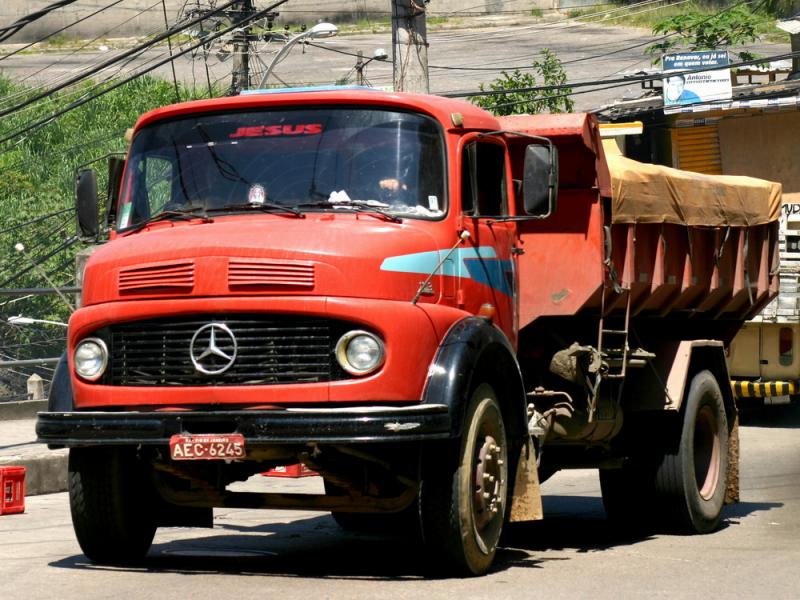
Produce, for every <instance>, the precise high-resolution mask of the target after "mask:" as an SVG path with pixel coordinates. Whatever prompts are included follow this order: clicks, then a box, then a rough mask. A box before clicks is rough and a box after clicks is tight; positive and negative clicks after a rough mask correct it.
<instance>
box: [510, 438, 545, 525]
mask: <svg viewBox="0 0 800 600" xmlns="http://www.w3.org/2000/svg"><path fill="white" fill-rule="evenodd" d="M543 517H544V510H543V509H542V491H541V489H540V488H539V472H538V469H537V468H536V449H535V448H534V447H533V443H532V442H531V440H530V438H529V439H528V441H527V443H526V444H525V445H524V446H523V447H522V450H521V451H520V455H519V461H517V473H516V476H515V478H514V497H513V498H512V499H511V514H510V515H509V521H510V522H511V523H517V522H520V521H538V520H540V519H542V518H543Z"/></svg>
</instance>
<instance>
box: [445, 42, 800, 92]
mask: <svg viewBox="0 0 800 600" xmlns="http://www.w3.org/2000/svg"><path fill="white" fill-rule="evenodd" d="M795 56H800V51H795V52H788V53H785V54H774V55H772V56H765V57H761V58H756V59H753V60H745V61H739V62H732V63H730V64H729V65H726V67H725V68H736V67H748V66H753V65H758V64H761V63H764V62H767V61H773V60H785V59H788V58H794V57H795ZM718 70H719V66H718V65H717V66H711V67H703V68H700V69H686V70H683V71H673V72H670V75H688V74H689V73H704V72H706V71H718ZM663 78H664V74H663V73H655V74H648V75H632V76H630V77H623V78H619V79H595V80H592V81H578V82H571V83H570V82H568V83H563V84H556V85H538V86H530V87H521V88H509V89H505V90H475V91H472V92H447V93H443V94H439V95H440V96H444V97H446V98H468V97H473V96H499V95H505V94H514V93H520V92H541V91H551V90H561V89H567V88H575V87H587V86H601V85H606V84H617V83H619V84H620V85H627V84H630V83H637V82H645V81H655V80H660V79H663Z"/></svg>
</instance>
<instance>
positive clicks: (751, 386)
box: [731, 381, 800, 398]
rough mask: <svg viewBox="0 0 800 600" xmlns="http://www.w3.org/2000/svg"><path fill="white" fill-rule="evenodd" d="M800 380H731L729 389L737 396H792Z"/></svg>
mask: <svg viewBox="0 0 800 600" xmlns="http://www.w3.org/2000/svg"><path fill="white" fill-rule="evenodd" d="M798 390H800V381H764V382H761V381H731V391H732V392H733V395H734V396H736V397H737V398H768V397H771V396H794V395H795V394H797V393H798Z"/></svg>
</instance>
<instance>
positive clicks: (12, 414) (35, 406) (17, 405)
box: [0, 400, 47, 421]
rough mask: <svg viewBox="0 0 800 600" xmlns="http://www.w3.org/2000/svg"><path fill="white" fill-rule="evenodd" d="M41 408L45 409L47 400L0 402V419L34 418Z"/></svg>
mask: <svg viewBox="0 0 800 600" xmlns="http://www.w3.org/2000/svg"><path fill="white" fill-rule="evenodd" d="M43 410H47V400H21V401H19V402H0V421H19V420H21V419H35V418H36V413H37V412H40V411H43Z"/></svg>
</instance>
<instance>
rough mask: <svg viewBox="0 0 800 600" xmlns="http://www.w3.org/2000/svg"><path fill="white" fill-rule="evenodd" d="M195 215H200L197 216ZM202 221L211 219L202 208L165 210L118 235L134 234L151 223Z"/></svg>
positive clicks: (208, 221)
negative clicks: (173, 220)
mask: <svg viewBox="0 0 800 600" xmlns="http://www.w3.org/2000/svg"><path fill="white" fill-rule="evenodd" d="M195 213H200V214H199V215H197V214H195ZM198 218H199V219H203V222H206V223H210V222H211V219H209V218H208V215H207V214H206V211H205V207H203V206H192V207H190V208H184V209H174V210H165V211H162V212H160V213H157V214H155V215H153V216H152V217H150V218H149V219H147V220H145V221H140V222H138V223H136V225H132V226H131V227H128V228H126V229H124V230H122V231H120V235H128V234H129V233H136V232H137V231H141V230H142V229H144V228H145V227H147V226H148V225H150V224H151V223H157V222H158V221H169V220H172V219H175V220H176V221H191V220H192V219H198Z"/></svg>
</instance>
